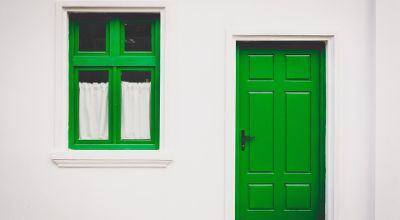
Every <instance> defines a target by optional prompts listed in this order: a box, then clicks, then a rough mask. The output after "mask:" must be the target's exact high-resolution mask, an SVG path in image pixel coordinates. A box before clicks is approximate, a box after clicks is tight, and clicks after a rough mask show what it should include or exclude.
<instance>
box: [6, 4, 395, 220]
mask: <svg viewBox="0 0 400 220" xmlns="http://www.w3.org/2000/svg"><path fill="white" fill-rule="evenodd" d="M168 3H170V4H169V5H170V6H169V7H168V8H167V20H166V22H167V24H166V25H167V26H166V31H167V33H165V34H166V39H167V41H166V43H167V44H166V54H165V55H166V56H167V57H168V62H169V63H168V64H167V65H168V69H167V73H166V74H167V76H168V77H167V78H166V82H165V83H166V85H167V91H165V92H166V96H167V97H166V104H165V108H166V112H168V114H167V115H165V117H166V118H165V122H166V124H165V129H166V130H165V143H166V145H168V147H169V148H171V149H173V153H174V163H173V164H172V165H171V166H170V167H168V168H166V169H61V168H57V167H56V166H55V165H54V164H53V163H52V162H51V161H50V159H49V158H50V154H51V150H52V147H53V133H54V127H53V126H54V106H53V102H54V75H55V64H54V63H55V58H54V56H55V2H54V1H50V0H37V1H28V0H25V1H21V0H16V1H11V0H2V2H1V7H0V27H1V32H0V63H1V67H2V68H1V74H0V100H1V101H2V104H1V107H0V219H2V220H3V219H4V220H11V219H22V220H25V219H35V220H47V219H49V220H50V219H58V220H72V219H74V220H92V219H93V220H94V219H96V220H108V219H118V220H119V219H140V220H159V219H182V220H183V219H189V218H190V219H191V220H203V219H208V220H222V219H223V217H224V216H223V215H224V210H223V208H224V136H223V135H224V103H225V102H224V97H225V96H224V95H225V94H224V92H225V89H224V74H225V64H226V63H225V55H226V54H225V49H226V48H225V47H226V42H225V40H226V38H225V37H226V35H225V34H226V30H227V29H232V28H233V29H241V28H252V29H255V28H260V29H262V30H267V31H268V32H269V33H279V32H284V33H287V32H291V33H294V34H296V33H298V34H303V33H305V34H312V33H314V34H334V35H335V57H334V58H335V85H336V86H335V89H336V94H337V96H336V97H335V98H336V99H335V126H337V128H338V129H337V132H336V134H335V158H336V161H335V163H336V166H337V169H336V170H335V183H336V185H335V198H334V199H335V203H334V212H335V220H369V219H373V216H374V200H373V196H374V192H373V189H374V179H373V178H374V176H373V172H372V171H373V170H374V164H373V161H374V160H373V158H374V155H373V149H374V148H373V147H374V141H375V140H374V117H375V108H374V94H375V87H374V83H375V82H374V79H375V78H374V29H373V21H374V16H373V14H374V8H373V2H372V1H370V0H353V1H334V0H331V1H320V0H301V1H291V0H281V1H273V0H264V1H261V0H259V1H256V0H249V1H232V0H229V1H228V0H219V1H216V0H202V1H194V0H185V1H184V0H175V1H173V0H171V1H168ZM393 83H394V82H393ZM391 111H394V109H392V110H391ZM394 131H395V128H393V131H392V132H394ZM387 154H388V153H386V154H385V155H387ZM393 157H394V155H393ZM382 159H383V158H382ZM392 184H394V183H392ZM392 219H394V218H392ZM385 220H386V219H385Z"/></svg>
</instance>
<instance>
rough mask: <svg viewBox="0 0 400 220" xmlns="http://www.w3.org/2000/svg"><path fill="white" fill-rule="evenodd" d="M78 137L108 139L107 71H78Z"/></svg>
mask: <svg viewBox="0 0 400 220" xmlns="http://www.w3.org/2000/svg"><path fill="white" fill-rule="evenodd" d="M79 139H80V140H107V139H108V72H107V71H106V70H84V71H79Z"/></svg>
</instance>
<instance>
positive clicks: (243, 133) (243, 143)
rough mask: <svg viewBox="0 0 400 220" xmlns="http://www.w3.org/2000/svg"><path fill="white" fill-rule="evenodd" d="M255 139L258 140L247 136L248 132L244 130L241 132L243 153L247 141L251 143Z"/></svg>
mask: <svg viewBox="0 0 400 220" xmlns="http://www.w3.org/2000/svg"><path fill="white" fill-rule="evenodd" d="M254 138H256V137H254V136H246V132H245V131H244V130H242V131H241V132H240V145H241V148H242V151H244V150H245V148H246V141H251V140H253V139H254Z"/></svg>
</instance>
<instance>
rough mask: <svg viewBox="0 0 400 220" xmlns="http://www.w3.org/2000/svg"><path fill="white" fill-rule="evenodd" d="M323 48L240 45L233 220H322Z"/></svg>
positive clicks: (261, 44) (299, 43)
mask: <svg viewBox="0 0 400 220" xmlns="http://www.w3.org/2000/svg"><path fill="white" fill-rule="evenodd" d="M324 63H325V62H324V45H323V44H322V43H301V42H291V43H278V42H275V43H274V42H270V43H255V42H253V43H246V42H243V43H239V44H238V48H237V128H236V129H237V141H236V142H237V144H236V153H237V159H236V219H237V220H315V219H324V210H325V203H324V199H325V196H324V195H325V192H324V190H325V187H324V185H325V181H324V178H325V162H324V161H325V159H324V158H325V156H324V155H325V154H324V149H325V143H324V141H325V139H324V135H325V86H324V85H325V77H324V74H325V66H324V65H325V64H324Z"/></svg>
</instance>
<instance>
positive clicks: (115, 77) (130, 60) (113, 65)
mask: <svg viewBox="0 0 400 220" xmlns="http://www.w3.org/2000/svg"><path fill="white" fill-rule="evenodd" d="M106 17H107V19H106V51H100V52H97V51H96V52H82V51H79V49H78V47H79V23H80V22H82V21H81V20H77V19H70V25H69V36H70V37H69V39H70V41H69V148H70V149H77V150H157V149H159V130H160V116H159V115H160V21H159V17H158V16H148V18H144V17H146V16H141V18H140V20H138V22H147V23H150V24H151V25H152V28H151V29H152V34H151V36H152V39H151V41H152V50H151V51H149V52H125V51H124V46H123V45H124V43H123V42H124V40H125V39H124V34H123V24H122V23H123V16H122V17H120V16H119V15H116V14H109V16H106ZM84 22H96V20H86V21H84ZM80 70H107V71H108V80H109V103H108V104H109V139H108V140H79V123H78V122H79V87H78V83H79V81H78V72H79V71H80ZM124 70H138V71H149V72H150V73H151V82H152V83H151V84H152V85H151V124H150V125H151V126H150V127H151V128H150V129H151V132H150V136H151V139H150V140H121V102H120V100H121V72H122V71H124Z"/></svg>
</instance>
